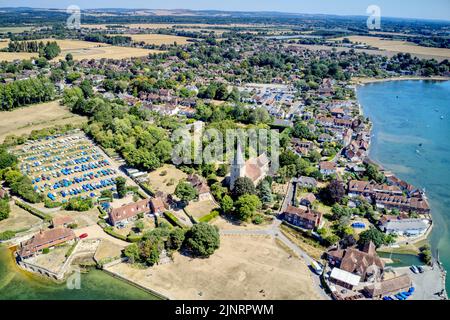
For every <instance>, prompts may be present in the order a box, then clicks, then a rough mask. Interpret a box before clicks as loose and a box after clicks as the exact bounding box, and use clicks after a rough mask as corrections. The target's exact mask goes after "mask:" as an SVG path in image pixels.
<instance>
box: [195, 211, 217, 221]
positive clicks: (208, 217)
mask: <svg viewBox="0 0 450 320" xmlns="http://www.w3.org/2000/svg"><path fill="white" fill-rule="evenodd" d="M218 216H219V211H217V210H213V211H211V212H210V213H209V214H207V215H206V216H203V217H201V218H200V219H198V221H199V222H209V221H211V220H212V219H214V218H216V217H218Z"/></svg>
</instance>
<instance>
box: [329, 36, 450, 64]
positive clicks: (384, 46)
mask: <svg viewBox="0 0 450 320" xmlns="http://www.w3.org/2000/svg"><path fill="white" fill-rule="evenodd" d="M342 39H343V38H338V39H336V40H342ZM348 39H350V41H352V42H354V43H356V42H360V43H364V44H367V45H370V46H372V47H375V48H378V49H380V50H386V51H391V52H396V53H397V52H404V53H411V54H414V55H419V56H422V57H428V58H437V59H447V58H450V49H441V48H429V47H422V46H418V45H416V44H414V43H412V42H408V41H401V40H389V39H383V38H380V37H368V36H350V37H348Z"/></svg>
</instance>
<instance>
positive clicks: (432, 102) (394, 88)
mask: <svg viewBox="0 0 450 320" xmlns="http://www.w3.org/2000/svg"><path fill="white" fill-rule="evenodd" d="M357 95H358V100H359V102H360V103H361V105H362V107H363V110H364V114H365V116H368V117H369V118H370V119H371V120H372V122H373V124H374V128H373V134H374V137H373V140H372V145H371V150H370V157H371V158H372V159H373V160H375V161H376V162H378V163H380V164H381V165H382V166H383V167H385V168H386V169H388V170H391V171H393V172H394V173H395V174H396V175H397V176H399V177H400V178H402V179H404V180H406V181H408V182H409V183H412V184H413V185H415V186H417V187H421V188H425V190H426V193H427V196H428V198H429V201H430V205H431V210H432V215H433V220H434V227H433V232H432V234H431V236H430V242H431V245H432V248H433V251H434V253H436V249H438V250H439V256H440V260H441V261H442V262H443V264H444V267H445V269H446V270H447V271H448V270H450V236H449V235H450V234H449V230H450V81H445V82H435V81H391V82H383V83H373V84H368V85H365V86H362V87H359V88H358V92H357ZM446 287H447V292H450V276H448V277H447V283H446Z"/></svg>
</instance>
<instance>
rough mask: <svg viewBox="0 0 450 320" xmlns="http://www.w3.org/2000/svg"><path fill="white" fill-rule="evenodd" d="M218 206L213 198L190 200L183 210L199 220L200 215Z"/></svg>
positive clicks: (204, 214)
mask: <svg viewBox="0 0 450 320" xmlns="http://www.w3.org/2000/svg"><path fill="white" fill-rule="evenodd" d="M218 208H219V206H218V205H217V204H216V203H215V202H214V201H213V200H204V201H191V202H190V203H189V205H188V206H187V207H186V208H184V210H185V211H186V213H187V214H189V215H190V216H192V217H194V219H195V220H199V219H200V218H201V217H203V216H206V215H207V214H209V213H210V212H211V211H213V210H214V209H218Z"/></svg>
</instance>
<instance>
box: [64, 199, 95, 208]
mask: <svg viewBox="0 0 450 320" xmlns="http://www.w3.org/2000/svg"><path fill="white" fill-rule="evenodd" d="M93 207H94V203H93V201H92V199H91V198H86V199H83V198H81V197H75V198H72V199H70V200H69V202H67V203H66V204H65V205H64V209H66V210H73V211H80V212H82V211H88V210H89V209H92V208H93Z"/></svg>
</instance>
